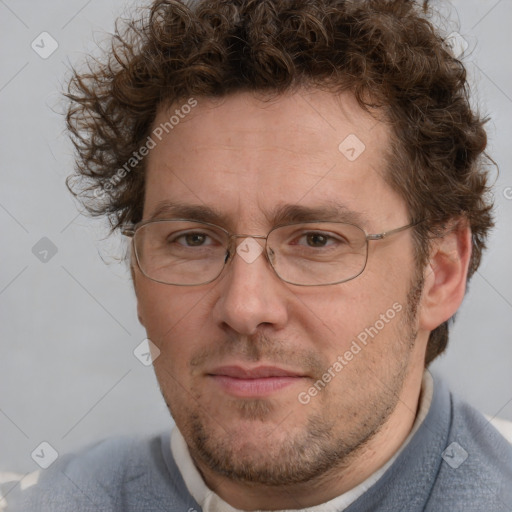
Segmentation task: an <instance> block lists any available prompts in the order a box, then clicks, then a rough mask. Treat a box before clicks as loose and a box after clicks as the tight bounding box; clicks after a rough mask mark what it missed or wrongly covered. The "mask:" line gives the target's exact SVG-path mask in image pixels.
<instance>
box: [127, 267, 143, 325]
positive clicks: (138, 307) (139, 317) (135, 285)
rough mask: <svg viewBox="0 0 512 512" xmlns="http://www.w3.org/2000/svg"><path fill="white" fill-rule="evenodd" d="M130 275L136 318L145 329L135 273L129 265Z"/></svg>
mask: <svg viewBox="0 0 512 512" xmlns="http://www.w3.org/2000/svg"><path fill="white" fill-rule="evenodd" d="M130 273H131V275H132V283H133V290H134V291H135V300H136V301H137V318H138V319H139V322H140V324H141V325H142V326H143V327H146V324H145V323H144V316H143V315H142V307H141V305H140V300H139V295H138V293H137V272H136V271H135V268H134V266H133V265H131V264H130Z"/></svg>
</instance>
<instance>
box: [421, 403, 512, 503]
mask: <svg viewBox="0 0 512 512" xmlns="http://www.w3.org/2000/svg"><path fill="white" fill-rule="evenodd" d="M450 402H451V408H452V411H451V413H452V414H451V426H450V430H449V434H448V440H447V442H446V446H445V449H444V451H443V453H442V454H441V457H442V460H441V466H440V470H439V474H438V477H437V479H436V482H435V485H434V492H433V493H432V499H431V501H430V502H429V507H428V508H427V510H429V511H430V510H432V511H433V510H439V506H440V505H442V506H444V507H446V506H447V505H450V506H451V508H450V510H452V511H453V512H456V511H458V510H461V511H462V510H464V511H465V512H470V511H480V510H484V509H486V510H493V511H509V510H510V509H511V508H512V492H511V486H510V483H511V482H512V445H511V444H510V442H509V441H508V440H507V439H506V438H505V437H504V436H503V435H502V434H501V433H500V432H499V431H498V430H497V429H496V428H495V427H494V426H493V424H492V423H491V422H490V421H489V419H487V418H485V417H484V416H483V415H482V414H481V413H480V412H479V411H477V410H476V409H475V408H473V407H472V406H471V405H469V404H467V403H466V402H464V401H463V400H461V399H460V398H458V397H457V396H456V395H453V394H451V400H450ZM494 423H495V424H496V425H497V426H498V427H499V428H500V430H504V428H505V426H507V423H508V422H502V421H498V422H494ZM462 503H464V508H460V507H461V504H462Z"/></svg>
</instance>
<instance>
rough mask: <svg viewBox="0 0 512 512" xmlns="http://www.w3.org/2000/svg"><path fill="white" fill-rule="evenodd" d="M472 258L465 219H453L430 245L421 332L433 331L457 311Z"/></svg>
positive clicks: (469, 236)
mask: <svg viewBox="0 0 512 512" xmlns="http://www.w3.org/2000/svg"><path fill="white" fill-rule="evenodd" d="M470 258H471V229H470V227H469V224H468V221H467V219H465V218H461V219H454V220H453V221H452V223H451V224H450V226H449V227H448V228H447V229H446V231H445V234H444V235H443V236H442V237H439V238H436V239H434V240H433V242H432V247H431V251H430V258H429V263H428V265H427V266H426V268H425V271H424V278H425V286H424V288H423V295H422V304H421V310H420V318H419V321H420V326H419V327H420V329H422V330H426V331H433V330H434V329H435V328H436V327H438V326H439V325H441V324H442V323H443V322H445V321H446V320H448V319H449V318H451V317H452V316H453V315H454V314H455V312H456V311H457V310H458V309H459V307H460V305H461V303H462V300H463V299H464V294H465V293H466V279H467V275H468V267H469V261H470Z"/></svg>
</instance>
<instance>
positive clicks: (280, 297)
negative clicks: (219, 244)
mask: <svg viewBox="0 0 512 512" xmlns="http://www.w3.org/2000/svg"><path fill="white" fill-rule="evenodd" d="M236 245H237V248H236V251H235V253H234V254H233V256H232V259H231V260H230V261H229V263H228V264H227V268H225V269H224V272H223V273H222V275H221V278H220V280H219V283H218V288H217V289H218V299H217V301H216V303H215V306H214V309H213V315H214V319H215V322H216V323H217V324H218V325H223V326H224V328H226V326H228V327H229V328H231V329H233V330H234V331H236V332H237V333H239V334H243V335H252V334H254V333H255V332H256V331H257V330H258V328H261V326H262V325H266V326H272V327H274V328H275V329H279V328H282V327H283V326H284V325H285V324H286V322H287V318H288V312H287V294H289V293H290V290H289V289H288V288H287V286H286V284H285V283H284V282H283V281H281V280H280V279H279V277H278V276H277V275H276V274H275V272H274V270H273V269H272V268H271V266H270V263H269V262H268V260H267V258H266V257H265V252H264V251H263V247H262V245H263V244H262V242H258V241H256V239H254V238H246V239H244V240H241V241H240V242H238V243H237V244H236Z"/></svg>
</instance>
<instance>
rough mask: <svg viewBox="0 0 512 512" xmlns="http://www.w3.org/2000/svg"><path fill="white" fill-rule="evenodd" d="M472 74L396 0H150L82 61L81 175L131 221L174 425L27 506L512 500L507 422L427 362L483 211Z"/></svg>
mask: <svg viewBox="0 0 512 512" xmlns="http://www.w3.org/2000/svg"><path fill="white" fill-rule="evenodd" d="M424 9H425V10H426V9H427V6H424ZM465 88H466V80H465V71H464V68H463V66H462V64H461V63H460V62H459V61H458V60H457V59H456V58H455V57H454V55H453V54H452V53H451V51H450V49H449V47H448V46H447V44H446V43H445V42H444V41H443V39H442V37H441V36H439V35H438V34H437V33H436V32H435V30H434V28H433V27H432V25H431V24H430V23H429V21H428V19H427V15H426V14H425V13H424V12H423V11H422V9H421V8H420V6H419V5H417V4H415V3H414V2H412V1H404V0H394V1H393V0H391V1H389V0H387V1H384V0H360V1H353V2H350V1H342V0H338V1H327V0H308V1H302V0H267V1H261V0H259V1H256V0H237V1H235V2H225V1H223V0H208V1H206V0H204V1H200V2H196V3H193V4H191V5H190V6H186V5H183V4H181V3H179V2H177V1H156V2H154V4H153V5H152V6H151V11H150V14H149V15H148V16H145V17H144V18H143V19H142V20H140V21H139V22H132V23H131V24H130V25H129V27H128V28H127V30H126V31H125V32H124V33H122V34H119V37H118V38H116V39H114V46H113V51H112V55H111V56H110V58H109V60H108V62H106V63H104V64H101V63H95V64H94V65H93V66H92V67H91V68H90V70H89V71H88V72H87V73H83V74H80V73H78V72H76V73H75V76H74V78H73V81H72V83H71V86H70V90H69V92H68V97H69V98H70V100H71V106H70V110H69V113H68V126H69V129H70V131H71V134H72V136H73V140H74V142H75V145H76V148H77V178H78V181H76V180H75V179H71V180H70V183H69V184H70V187H71V189H72V191H73V192H74V193H75V194H78V195H80V196H81V197H82V200H83V201H84V204H86V206H87V207H88V208H89V210H90V211H91V212H92V213H94V214H106V215H109V218H110V219H111V221H112V226H113V229H121V230H122V232H123V233H124V234H125V235H126V236H127V237H129V238H130V239H131V246H130V255H131V260H130V262H131V269H132V277H133V283H134V289H135V292H136V296H137V301H138V315H139V319H140V322H141V323H142V324H143V325H144V326H145V328H146V330H147V333H148V338H149V339H150V340H151V342H150V344H149V346H150V349H151V351H152V355H153V364H154V367H155V372H156V375H157V378H158V381H159V384H160V387H161V390H162V394H163V396H164V398H165V400H166V403H167V404H168V407H169V410H170V412H171V414H172V417H173V419H174V420H175V422H176V427H175V428H174V430H173V431H172V434H171V435H170V436H169V433H166V434H164V435H162V436H161V437H160V438H156V439H152V440H150V441H135V440H114V441H105V442H103V443H100V444H98V445H97V446H95V447H93V448H91V449H89V450H87V451H85V452H84V453H82V454H80V455H77V456H68V457H62V458H61V459H59V461H57V462H56V463H55V464H54V466H52V468H50V469H49V470H47V471H46V472H44V473H43V474H42V475H41V476H40V477H39V481H38V483H37V484H36V485H32V486H30V487H28V488H27V489H25V490H23V491H19V492H18V493H17V495H16V496H13V497H12V501H11V502H12V504H13V505H12V506H13V507H18V508H19V509H20V510H30V511H35V510H51V511H60V510H62V511H63V510H80V511H82V510H83V511H89V510H91V511H92V510H105V511H106V510H109V511H135V510H137V511H141V510H148V511H155V510H173V511H174V510H176V511H177V510H189V511H192V510H197V511H199V510H203V511H205V512H213V511H233V510H306V509H307V510H313V511H315V512H317V511H318V512H320V511H322V512H325V511H341V510H346V511H348V512H362V511H391V510H393V511H396V510H404V511H408V512H411V511H420V510H421V511H423V510H426V511H436V512H437V511H440V510H443V511H456V510H465V511H467V510H474V511H481V510H492V511H510V510H512V496H511V492H510V487H511V482H512V447H510V445H509V444H508V443H507V441H506V440H505V438H503V437H502V436H501V435H500V434H499V433H498V432H497V431H496V430H495V429H494V428H493V427H492V426H491V425H490V424H489V423H488V422H487V421H486V420H485V419H484V418H483V417H482V416H481V415H480V414H479V413H477V412H476V411H475V410H474V409H472V408H471V407H470V406H468V405H466V404H464V403H463V402H461V401H460V400H459V399H457V398H456V397H455V396H453V395H452V394H451V393H450V392H449V391H448V390H447V389H446V387H445V385H444V384H443V382H442V381H441V380H439V379H437V378H436V379H433V378H432V376H431V375H430V373H429V372H428V371H426V368H427V367H428V366H429V364H430V363H431V362H432V361H433V360H434V359H435V358H436V357H437V356H438V355H439V354H441V353H442V352H443V351H444V349H445V347H446V344H447V341H448V321H449V320H450V319H451V318H452V317H453V315H454V314H455V312H456V311H457V309H458V308H459V306H460V304H461V302H462V299H463V296H464V293H465V290H466V283H467V280H468V279H469V278H470V277H471V275H472V274H473V273H474V271H475V270H476V269H477V268H478V265H479V262H480V257H481V253H482V250H483V249H484V248H485V239H486V236H487V233H488V231H489V229H490V227H491V226H492V215H491V204H490V202H489V200H488V197H487V193H488V188H487V177H486V167H485V157H484V154H483V151H484V149H485V146H486V135H485V131H484V128H483V125H484V120H482V119H481V118H479V116H478V115H477V114H476V113H475V112H473V111H472V110H471V108H470V105H469V101H468V98H467V96H466V89H465ZM13 494H14V493H13ZM16 509H17V508H16Z"/></svg>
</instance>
